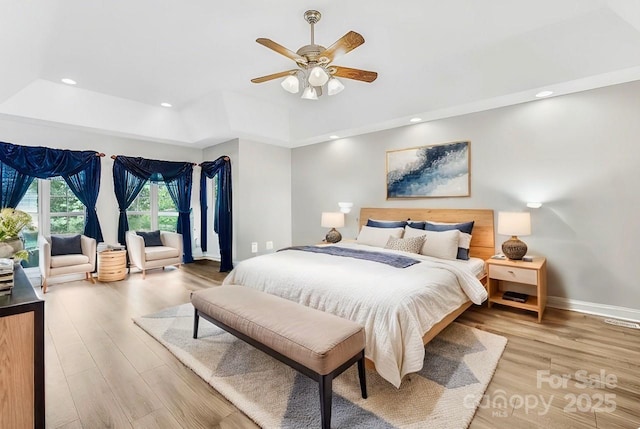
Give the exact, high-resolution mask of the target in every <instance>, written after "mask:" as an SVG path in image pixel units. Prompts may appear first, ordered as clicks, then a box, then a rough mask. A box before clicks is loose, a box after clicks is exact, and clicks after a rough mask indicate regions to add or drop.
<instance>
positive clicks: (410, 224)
mask: <svg viewBox="0 0 640 429" xmlns="http://www.w3.org/2000/svg"><path fill="white" fill-rule="evenodd" d="M425 224H426V222H413V221H409V222H407V226H408V227H410V228H414V229H424V226H425Z"/></svg>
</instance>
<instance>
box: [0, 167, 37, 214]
mask: <svg viewBox="0 0 640 429" xmlns="http://www.w3.org/2000/svg"><path fill="white" fill-rule="evenodd" d="M0 172H1V173H0V176H2V187H0V208H5V207H11V208H13V209H15V208H16V207H17V206H18V204H19V203H20V201H21V200H22V198H23V197H24V194H26V193H27V190H28V189H29V185H31V182H33V179H34V177H33V176H29V175H27V174H23V173H20V172H19V171H18V170H16V169H15V168H12V167H10V166H8V165H6V164H4V163H1V162H0Z"/></svg>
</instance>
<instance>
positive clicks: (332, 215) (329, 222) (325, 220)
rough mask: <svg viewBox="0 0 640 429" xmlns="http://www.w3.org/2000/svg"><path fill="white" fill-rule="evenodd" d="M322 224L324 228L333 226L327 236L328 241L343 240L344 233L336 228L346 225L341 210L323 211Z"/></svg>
mask: <svg viewBox="0 0 640 429" xmlns="http://www.w3.org/2000/svg"><path fill="white" fill-rule="evenodd" d="M320 226H322V227H323V228H331V229H330V230H329V232H327V235H326V236H325V238H324V239H325V241H326V242H327V243H337V242H338V241H340V240H342V235H341V234H340V233H339V232H338V231H337V230H336V228H342V227H343V226H344V213H341V212H323V213H322V220H321V221H320Z"/></svg>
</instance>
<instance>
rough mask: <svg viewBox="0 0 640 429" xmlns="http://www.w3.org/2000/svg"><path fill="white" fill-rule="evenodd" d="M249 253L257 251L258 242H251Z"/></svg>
mask: <svg viewBox="0 0 640 429" xmlns="http://www.w3.org/2000/svg"><path fill="white" fill-rule="evenodd" d="M251 253H258V243H257V242H255V241H254V242H252V243H251Z"/></svg>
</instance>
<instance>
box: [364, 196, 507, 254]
mask: <svg viewBox="0 0 640 429" xmlns="http://www.w3.org/2000/svg"><path fill="white" fill-rule="evenodd" d="M367 219H378V220H409V219H411V220H415V221H421V220H422V221H423V220H431V221H434V222H452V223H453V222H455V223H460V222H470V221H472V220H473V221H475V223H474V225H473V234H472V236H471V247H470V248H469V254H470V256H472V257H475V258H481V259H483V260H484V259H488V258H489V257H490V256H491V255H493V254H495V252H496V251H495V241H494V232H493V210H488V209H403V208H362V209H360V228H362V226H363V225H366V223H367ZM360 228H358V229H360Z"/></svg>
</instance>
